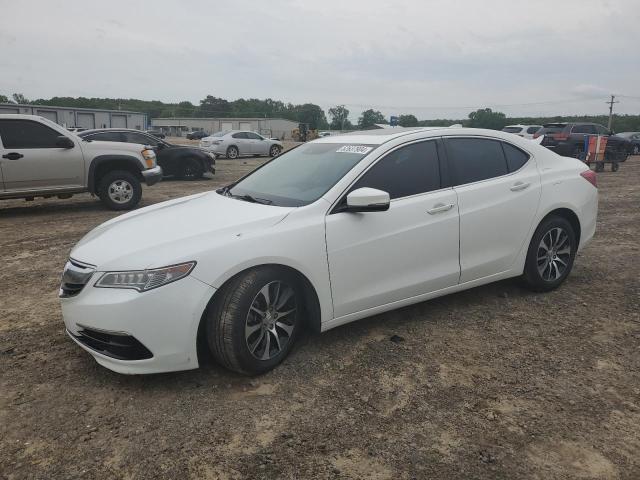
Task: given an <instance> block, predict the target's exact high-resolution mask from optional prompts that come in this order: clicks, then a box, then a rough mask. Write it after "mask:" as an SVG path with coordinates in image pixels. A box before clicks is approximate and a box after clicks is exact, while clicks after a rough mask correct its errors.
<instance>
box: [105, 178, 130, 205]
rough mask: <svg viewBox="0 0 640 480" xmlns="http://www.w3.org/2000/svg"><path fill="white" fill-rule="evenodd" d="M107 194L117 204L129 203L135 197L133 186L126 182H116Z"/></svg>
mask: <svg viewBox="0 0 640 480" xmlns="http://www.w3.org/2000/svg"><path fill="white" fill-rule="evenodd" d="M107 194H108V195H109V198H110V199H111V200H113V201H114V202H115V203H118V204H122V203H127V202H128V201H129V200H131V198H132V197H133V186H132V185H131V184H130V183H129V182H127V181H126V180H116V181H114V182H112V183H111V185H109V187H108V188H107Z"/></svg>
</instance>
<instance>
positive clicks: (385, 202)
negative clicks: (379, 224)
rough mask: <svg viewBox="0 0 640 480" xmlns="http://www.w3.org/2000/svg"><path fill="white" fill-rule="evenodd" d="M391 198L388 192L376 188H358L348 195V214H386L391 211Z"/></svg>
mask: <svg viewBox="0 0 640 480" xmlns="http://www.w3.org/2000/svg"><path fill="white" fill-rule="evenodd" d="M390 204H391V198H390V197H389V194H388V193H387V192H383V191H382V190H377V189H375V188H368V187H364V188H358V189H357V190H354V191H353V192H351V193H350V194H348V195H347V207H346V209H345V210H346V211H347V212H384V211H385V210H389V205H390Z"/></svg>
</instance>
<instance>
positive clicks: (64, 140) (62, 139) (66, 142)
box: [56, 135, 75, 148]
mask: <svg viewBox="0 0 640 480" xmlns="http://www.w3.org/2000/svg"><path fill="white" fill-rule="evenodd" d="M56 147H60V148H73V147H75V143H73V140H71V139H70V138H69V137H66V136H64V135H60V136H59V137H58V138H57V139H56Z"/></svg>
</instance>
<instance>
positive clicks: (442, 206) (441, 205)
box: [427, 203, 453, 215]
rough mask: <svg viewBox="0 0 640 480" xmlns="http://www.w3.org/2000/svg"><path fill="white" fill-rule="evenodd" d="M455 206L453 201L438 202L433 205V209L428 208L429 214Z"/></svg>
mask: <svg viewBox="0 0 640 480" xmlns="http://www.w3.org/2000/svg"><path fill="white" fill-rule="evenodd" d="M452 208H453V203H448V204H447V205H445V204H444V203H438V204H436V205H434V206H433V208H432V209H431V210H427V213H428V214H429V215H435V214H436V213H441V212H446V211H448V210H451V209H452Z"/></svg>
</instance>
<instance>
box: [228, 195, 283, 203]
mask: <svg viewBox="0 0 640 480" xmlns="http://www.w3.org/2000/svg"><path fill="white" fill-rule="evenodd" d="M228 196H230V197H231V198H237V199H238V200H244V201H245V202H251V203H261V204H262V205H270V204H272V203H273V202H272V201H271V200H267V199H266V198H256V197H252V196H251V195H248V194H246V193H245V194H244V195H233V194H232V193H228Z"/></svg>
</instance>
